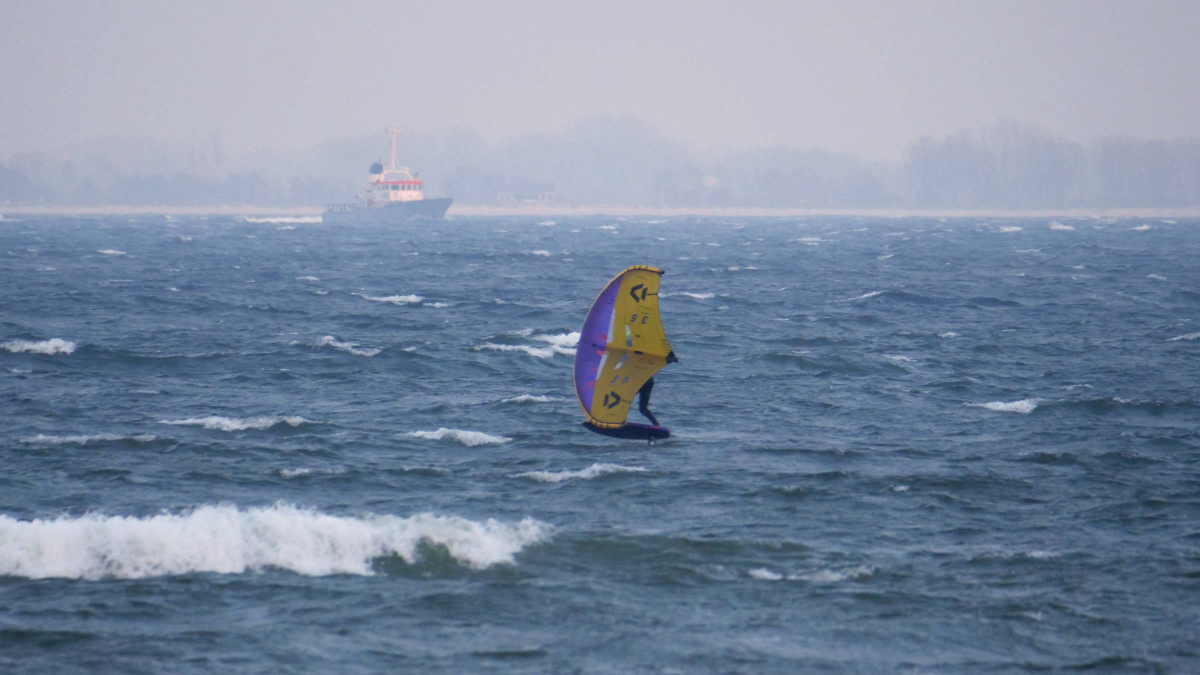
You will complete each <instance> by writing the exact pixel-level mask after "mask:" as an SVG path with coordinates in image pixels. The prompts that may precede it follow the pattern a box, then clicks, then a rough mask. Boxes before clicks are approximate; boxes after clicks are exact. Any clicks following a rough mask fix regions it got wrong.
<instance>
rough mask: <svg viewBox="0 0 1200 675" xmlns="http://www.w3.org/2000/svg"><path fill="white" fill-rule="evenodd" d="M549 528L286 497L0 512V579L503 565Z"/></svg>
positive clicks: (533, 522)
mask: <svg viewBox="0 0 1200 675" xmlns="http://www.w3.org/2000/svg"><path fill="white" fill-rule="evenodd" d="M550 534H551V528H550V527H549V526H548V525H546V524H544V523H541V522H538V521H536V520H533V519H532V518H526V519H524V520H522V521H520V522H518V523H514V524H508V523H503V522H499V521H496V520H493V519H490V518H489V519H487V520H485V521H473V520H468V519H466V518H460V517H457V516H436V515H433V514H429V513H420V514H416V515H413V516H409V517H407V518H401V517H398V516H391V515H374V514H367V515H363V516H359V517H348V516H333V515H328V514H325V513H321V512H319V511H315V510H309V509H302V508H299V507H296V506H293V505H290V504H283V503H280V504H276V505H274V506H269V507H263V508H247V509H241V508H238V507H236V506H231V505H218V506H201V507H198V508H196V509H193V510H191V511H187V512H183V513H162V514H159V515H155V516H149V517H145V518H135V517H126V516H105V515H101V514H88V515H84V516H80V517H71V516H61V517H59V518H56V519H53V520H41V519H37V520H32V521H20V520H16V519H14V518H11V517H9V516H5V515H0V576H9V577H24V578H29V579H45V578H66V579H102V578H116V579H142V578H146V577H157V576H167V575H175V574H193V573H197V572H209V573H219V574H241V573H245V572H259V571H263V570H267V569H283V570H289V571H291V572H295V573H298V574H304V575H310V576H324V575H330V574H360V575H370V574H373V572H374V570H373V567H372V563H373V561H374V560H375V559H377V558H381V557H385V556H399V557H401V558H403V559H404V560H405V561H407V562H408V563H410V564H411V563H414V562H416V561H417V560H418V559H419V557H420V550H421V544H423V543H424V544H427V545H434V546H440V547H444V548H445V549H446V551H448V552H449V554H450V556H451V557H453V558H454V559H455V560H456V561H458V562H459V563H460V564H462V565H465V566H468V567H471V568H473V569H484V568H487V567H491V566H492V565H499V564H513V563H514V562H515V561H514V556H515V555H516V554H517V553H518V552H520V551H521V549H523V548H525V547H526V546H529V545H532V544H536V543H538V542H541V541H544V540H546V539H547V538H548V537H549V536H550Z"/></svg>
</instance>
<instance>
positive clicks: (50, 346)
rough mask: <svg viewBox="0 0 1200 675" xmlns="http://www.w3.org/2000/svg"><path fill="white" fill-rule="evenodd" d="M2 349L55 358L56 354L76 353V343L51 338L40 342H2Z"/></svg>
mask: <svg viewBox="0 0 1200 675" xmlns="http://www.w3.org/2000/svg"><path fill="white" fill-rule="evenodd" d="M0 348H4V349H7V350H8V351H10V352H12V353H13V354H19V353H21V352H32V353H34V354H46V355H48V356H53V355H54V354H70V353H71V352H73V351H75V343H74V342H70V341H68V340H63V339H62V338H51V339H49V340H42V341H40V342H30V341H28V340H9V341H8V342H0Z"/></svg>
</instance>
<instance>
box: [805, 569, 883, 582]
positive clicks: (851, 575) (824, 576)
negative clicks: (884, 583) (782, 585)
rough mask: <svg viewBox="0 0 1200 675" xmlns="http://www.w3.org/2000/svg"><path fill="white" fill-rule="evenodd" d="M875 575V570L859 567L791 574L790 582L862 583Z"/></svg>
mask: <svg viewBox="0 0 1200 675" xmlns="http://www.w3.org/2000/svg"><path fill="white" fill-rule="evenodd" d="M874 574H875V568H873V567H870V566H868V565H859V566H857V567H851V568H849V569H844V570H817V571H816V572H809V573H804V574H789V575H788V580H789V581H811V582H813V583H818V584H833V583H838V582H841V581H861V580H863V579H870V578H871V576H872V575H874Z"/></svg>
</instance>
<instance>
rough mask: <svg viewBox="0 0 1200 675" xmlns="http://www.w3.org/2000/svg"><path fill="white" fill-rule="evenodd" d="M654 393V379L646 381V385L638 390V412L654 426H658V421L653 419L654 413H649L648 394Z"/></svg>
mask: <svg viewBox="0 0 1200 675" xmlns="http://www.w3.org/2000/svg"><path fill="white" fill-rule="evenodd" d="M652 391H654V378H653V377H652V378H650V379H648V380H646V384H643V385H642V388H641V389H638V411H640V412H641V413H642V414H643V415H645V416H646V419H648V420H650V423H651V424H653V425H654V426H658V419H657V418H656V417H654V413H652V412H650V392H652Z"/></svg>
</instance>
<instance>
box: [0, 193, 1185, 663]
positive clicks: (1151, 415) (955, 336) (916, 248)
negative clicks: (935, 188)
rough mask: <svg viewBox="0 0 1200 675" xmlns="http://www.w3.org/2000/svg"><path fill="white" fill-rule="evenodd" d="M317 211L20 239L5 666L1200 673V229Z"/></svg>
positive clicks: (5, 561) (69, 227)
mask: <svg viewBox="0 0 1200 675" xmlns="http://www.w3.org/2000/svg"><path fill="white" fill-rule="evenodd" d="M312 220H313V219H304V218H209V219H203V218H165V217H162V216H142V217H134V218H126V217H121V218H82V219H81V218H57V217H56V218H31V217H15V216H12V217H7V218H4V219H2V220H0V466H2V467H3V469H2V470H0V671H2V672H5V673H46V672H89V673H210V672H220V673H265V672H283V673H330V672H337V673H379V672H420V673H643V672H644V673H734V672H737V673H804V672H832V673H843V672H844V673H893V672H904V673H979V672H986V673H1028V672H1047V671H1048V672H1076V671H1084V672H1095V673H1187V672H1197V671H1200V639H1198V635H1200V264H1198V262H1197V254H1198V253H1200V222H1196V221H1182V220H1181V221H1178V222H1174V221H1171V220H1166V219H1155V218H1141V219H1131V220H1112V219H1107V220H1105V219H1077V220H1067V219H1059V220H1048V219H1005V220H991V221H989V220H985V219H946V220H940V219H920V218H904V219H884V218H851V217H845V218H803V219H797V218H782V219H779V218H769V219H768V218H751V219H732V218H725V219H720V218H708V219H700V218H668V219H649V218H624V219H622V218H603V217H589V218H559V219H554V220H547V219H540V218H482V217H477V218H470V217H460V218H455V219H453V220H451V221H449V222H444V223H433V224H430V223H424V224H407V225H399V226H394V227H377V226H370V227H366V226H364V227H346V226H339V227H332V226H327V225H322V224H321V223H320V222H312ZM633 264H648V265H654V266H657V267H660V268H663V269H665V270H666V275H665V276H664V278H663V281H662V286H661V291H662V296H661V300H660V307H661V311H662V315H663V322H664V326H665V328H666V331H667V335H668V336H669V338H670V340H671V342H672V346H673V347H674V349H675V352H676V354H677V355H678V356H679V357H680V362H679V363H678V364H674V365H672V366H670V367H669V368H667V369H666V370H664V371H663V372H662V373H661V374H660V375H659V376H658V377H657V378H656V387H655V389H654V399H653V402H652V408H653V410H654V411H655V413H656V414H657V415H658V417H659V418H660V420H661V421H662V422H663V424H664V425H666V426H669V427H670V428H671V429H672V433H673V435H672V437H671V438H670V439H669V440H667V441H663V442H659V443H658V444H656V445H653V446H651V445H648V444H646V443H644V442H631V441H619V440H615V439H610V438H606V437H601V436H598V435H595V434H592V433H590V432H589V431H587V430H586V429H584V428H583V427H581V426H580V422H582V420H583V415H582V413H581V411H580V410H579V406H578V404H577V402H576V401H575V398H574V394H573V392H572V389H571V387H572V377H571V374H572V361H573V355H574V345H575V341H576V339H577V333H576V331H578V330H579V327H580V324H581V323H582V321H583V317H584V314H585V313H586V311H587V309H588V307H589V305H590V303H591V301H592V299H593V298H594V297H595V295H596V293H597V292H598V291H599V290H600V289H601V287H602V286H603V285H604V284H605V283H606V282H607V281H608V280H609V279H610V278H611V277H612V276H613V275H615V274H616V273H617V272H619V271H620V270H622V269H623V268H625V267H627V266H629V265H633ZM634 414H635V415H636V412H635V413H634Z"/></svg>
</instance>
